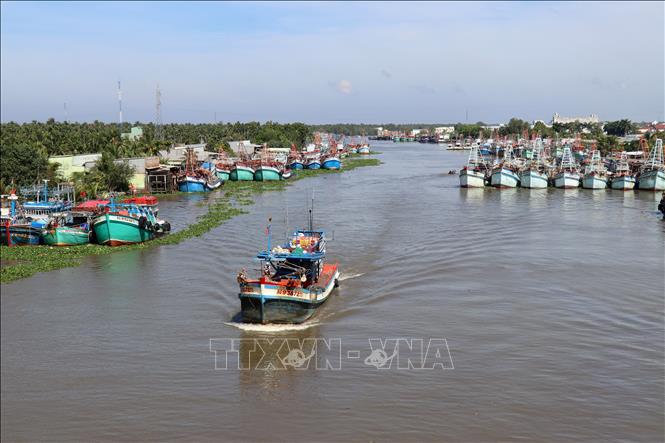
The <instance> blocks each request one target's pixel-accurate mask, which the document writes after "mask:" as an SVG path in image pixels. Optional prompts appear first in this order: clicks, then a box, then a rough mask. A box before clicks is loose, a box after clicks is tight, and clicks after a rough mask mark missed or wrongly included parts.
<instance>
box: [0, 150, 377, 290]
mask: <svg viewBox="0 0 665 443" xmlns="http://www.w3.org/2000/svg"><path fill="white" fill-rule="evenodd" d="M379 164H381V161H380V160H378V159H375V158H360V157H359V156H353V157H352V158H348V159H345V161H344V167H343V169H340V170H329V169H317V170H301V171H298V172H297V173H296V174H294V176H293V178H291V179H290V180H285V181H275V182H232V181H229V182H226V183H224V186H223V188H222V189H221V190H220V191H217V192H215V194H219V195H218V196H215V195H211V200H209V201H208V202H207V204H208V212H207V213H205V214H204V215H202V216H200V217H199V218H198V219H197V220H196V221H195V222H194V223H193V224H191V225H189V226H187V227H186V228H184V229H182V230H180V231H177V232H173V233H171V234H168V235H166V236H163V237H160V238H157V239H155V240H152V241H149V242H146V243H137V244H133V245H126V246H118V247H113V248H112V247H108V246H102V245H93V244H88V245H83V246H71V247H49V246H23V247H16V246H13V247H8V246H0V283H8V282H11V281H14V280H19V279H22V278H26V277H30V276H31V275H33V274H36V273H38V272H48V271H53V270H55V269H60V268H66V267H72V266H78V265H80V264H81V262H82V260H83V259H84V258H85V257H88V256H93V255H105V254H111V253H116V252H123V251H131V250H136V249H147V248H152V247H156V246H160V245H173V244H178V243H180V242H182V241H185V240H187V239H189V238H192V237H199V236H201V235H203V234H205V233H206V232H208V231H210V230H211V229H213V228H215V227H217V226H219V225H221V224H222V223H224V222H225V221H227V220H229V219H231V218H233V217H235V216H237V215H240V214H243V213H245V212H247V211H245V210H244V209H242V208H241V207H242V206H248V205H251V204H253V203H254V201H253V200H252V199H251V198H250V197H251V195H253V194H260V193H263V192H268V191H280V190H283V189H285V188H286V187H287V186H289V183H292V182H295V181H298V180H302V179H304V178H308V177H312V176H316V175H323V174H337V173H342V172H347V171H352V170H354V169H356V168H360V167H366V166H378V165H379ZM159 198H162V197H161V196H159Z"/></svg>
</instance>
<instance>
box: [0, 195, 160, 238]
mask: <svg viewBox="0 0 665 443" xmlns="http://www.w3.org/2000/svg"><path fill="white" fill-rule="evenodd" d="M60 190H62V189H60ZM48 192H49V190H48V186H47V183H45V184H44V186H43V188H42V191H41V192H38V193H36V199H34V200H30V201H25V202H23V203H21V204H19V202H18V200H19V198H18V196H17V195H16V193H15V192H12V193H11V194H10V195H9V197H8V199H7V200H8V202H9V207H7V208H3V211H2V220H1V224H2V226H1V227H0V242H1V243H2V244H4V245H8V246H14V245H48V246H76V245H84V244H88V243H96V244H100V245H107V246H120V245H127V244H133V243H142V242H145V241H149V240H153V239H155V238H157V237H159V236H161V235H164V234H167V233H168V232H169V231H170V230H171V225H170V224H169V223H168V222H167V221H164V220H162V219H160V218H159V217H158V216H157V213H158V211H159V209H158V207H157V199H156V198H155V197H152V196H146V197H132V198H126V199H124V200H122V201H116V199H115V198H111V199H109V200H88V201H85V202H82V203H80V204H79V205H76V206H74V205H73V204H72V203H71V202H72V200H70V199H60V198H57V197H55V198H54V197H51V198H49V196H48ZM25 194H29V192H26V193H25Z"/></svg>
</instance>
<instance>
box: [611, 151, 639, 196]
mask: <svg viewBox="0 0 665 443" xmlns="http://www.w3.org/2000/svg"><path fill="white" fill-rule="evenodd" d="M609 183H610V188H612V189H615V190H619V191H630V190H632V189H634V188H635V184H636V183H637V180H636V179H635V176H634V175H633V174H632V173H631V172H630V165H629V164H628V155H627V154H626V151H622V152H621V157H620V158H619V162H618V163H617V165H616V167H615V168H614V172H613V173H612V175H611V176H610V178H609Z"/></svg>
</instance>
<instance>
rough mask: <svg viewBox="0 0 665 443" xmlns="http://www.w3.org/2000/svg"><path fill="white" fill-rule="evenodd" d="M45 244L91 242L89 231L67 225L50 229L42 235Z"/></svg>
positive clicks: (59, 244) (67, 244) (60, 244)
mask: <svg viewBox="0 0 665 443" xmlns="http://www.w3.org/2000/svg"><path fill="white" fill-rule="evenodd" d="M42 238H43V240H44V244H46V245H49V246H76V245H86V244H88V243H90V235H89V233H88V231H85V230H83V229H81V228H70V227H67V226H63V227H59V228H53V229H48V230H46V231H45V232H44V234H43V236H42Z"/></svg>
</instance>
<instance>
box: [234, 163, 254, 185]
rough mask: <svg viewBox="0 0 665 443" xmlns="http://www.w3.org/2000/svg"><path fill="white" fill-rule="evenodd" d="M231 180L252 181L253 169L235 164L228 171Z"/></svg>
mask: <svg viewBox="0 0 665 443" xmlns="http://www.w3.org/2000/svg"><path fill="white" fill-rule="evenodd" d="M229 180H231V181H254V169H252V168H250V167H247V166H236V167H234V168H233V169H231V172H230V173H229Z"/></svg>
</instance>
